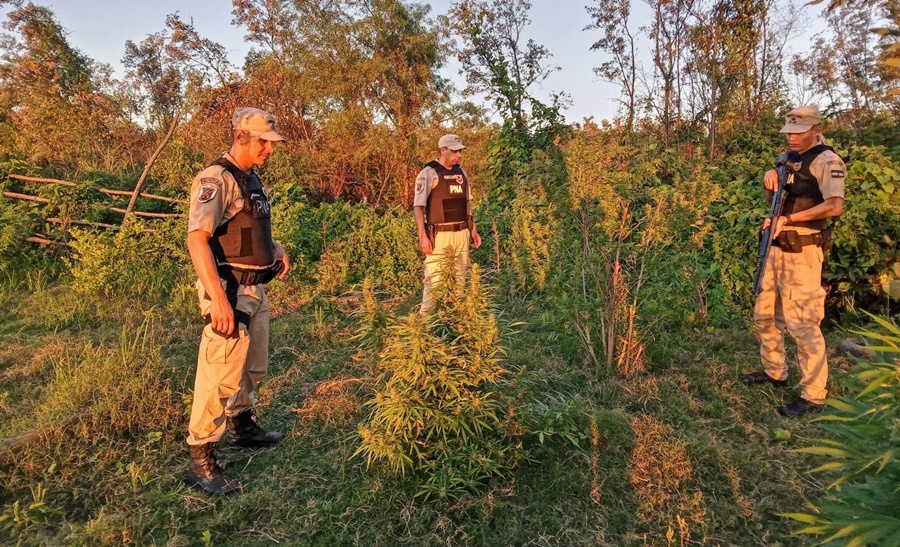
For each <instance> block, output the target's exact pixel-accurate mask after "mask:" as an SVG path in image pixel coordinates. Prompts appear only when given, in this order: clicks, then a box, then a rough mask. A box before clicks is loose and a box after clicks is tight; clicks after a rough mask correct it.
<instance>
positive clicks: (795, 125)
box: [781, 106, 822, 133]
mask: <svg viewBox="0 0 900 547" xmlns="http://www.w3.org/2000/svg"><path fill="white" fill-rule="evenodd" d="M821 121H822V115H821V114H819V107H818V106H798V107H797V108H795V109H793V110H791V111H790V112H788V113H787V116H785V117H784V127H782V128H781V132H782V133H806V132H807V131H809V130H810V129H812V126H814V125H816V124H818V123H821Z"/></svg>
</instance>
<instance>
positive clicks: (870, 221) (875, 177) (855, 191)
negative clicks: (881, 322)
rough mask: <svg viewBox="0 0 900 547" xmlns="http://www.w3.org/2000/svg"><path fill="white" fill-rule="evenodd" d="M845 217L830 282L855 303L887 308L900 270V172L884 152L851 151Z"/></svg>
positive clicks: (836, 240)
mask: <svg viewBox="0 0 900 547" xmlns="http://www.w3.org/2000/svg"><path fill="white" fill-rule="evenodd" d="M847 168H848V172H847V183H846V185H847V198H846V201H845V202H844V213H843V215H841V216H840V217H839V218H838V219H837V220H836V221H835V223H834V226H835V228H834V247H833V248H832V249H831V251H830V252H829V253H828V261H827V263H826V266H827V268H826V270H827V278H828V279H829V280H830V281H832V282H835V283H837V285H838V289H839V290H840V291H841V292H842V293H844V294H846V295H848V296H849V297H850V298H851V299H853V300H857V301H860V303H862V304H864V303H868V302H870V301H871V300H872V299H873V298H874V299H875V301H876V302H879V303H883V302H885V296H887V286H888V283H889V282H890V281H891V280H894V279H897V274H896V273H895V271H894V268H895V265H897V264H900V246H898V241H900V172H898V169H897V168H896V166H895V163H894V161H893V160H892V159H891V158H890V157H889V156H887V155H886V154H885V152H884V149H883V148H876V147H867V146H854V147H851V148H850V162H849V164H848V166H847Z"/></svg>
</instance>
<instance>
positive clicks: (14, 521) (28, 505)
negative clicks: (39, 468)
mask: <svg viewBox="0 0 900 547" xmlns="http://www.w3.org/2000/svg"><path fill="white" fill-rule="evenodd" d="M30 490H31V498H32V501H31V502H25V503H22V502H21V501H20V500H15V501H14V502H12V503H7V504H4V506H3V512H2V513H0V529H2V530H3V531H4V532H6V533H7V534H8V535H9V537H11V538H16V537H18V536H19V535H20V534H21V533H22V532H24V531H26V530H28V529H29V528H31V527H32V526H34V525H36V524H41V523H44V522H48V521H49V520H50V519H51V518H54V517H57V516H58V515H59V514H60V513H62V511H61V510H60V509H59V508H56V507H51V506H49V505H47V503H46V502H45V498H46V496H47V490H46V488H44V485H43V483H38V484H37V485H35V486H32V487H31V488H30Z"/></svg>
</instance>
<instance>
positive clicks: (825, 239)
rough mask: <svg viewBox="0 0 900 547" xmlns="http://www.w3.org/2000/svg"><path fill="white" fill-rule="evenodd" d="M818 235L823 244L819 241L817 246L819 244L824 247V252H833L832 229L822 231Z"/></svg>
mask: <svg viewBox="0 0 900 547" xmlns="http://www.w3.org/2000/svg"><path fill="white" fill-rule="evenodd" d="M816 235H817V236H821V237H822V240H821V242H819V241H817V242H816V244H818V245H819V247H822V250H823V251H830V250H831V228H825V229H824V230H822V231H821V232H819V233H818V234H816Z"/></svg>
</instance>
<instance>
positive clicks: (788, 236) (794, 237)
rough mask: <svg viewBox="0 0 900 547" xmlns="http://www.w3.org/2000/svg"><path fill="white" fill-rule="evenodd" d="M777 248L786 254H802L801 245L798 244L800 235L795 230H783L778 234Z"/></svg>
mask: <svg viewBox="0 0 900 547" xmlns="http://www.w3.org/2000/svg"><path fill="white" fill-rule="evenodd" d="M777 241H778V246H779V247H781V250H782V251H784V252H786V253H802V252H803V243H801V242H800V234H798V233H797V232H796V231H795V230H784V231H782V232H781V233H780V234H778V238H777Z"/></svg>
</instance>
